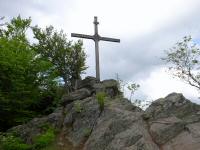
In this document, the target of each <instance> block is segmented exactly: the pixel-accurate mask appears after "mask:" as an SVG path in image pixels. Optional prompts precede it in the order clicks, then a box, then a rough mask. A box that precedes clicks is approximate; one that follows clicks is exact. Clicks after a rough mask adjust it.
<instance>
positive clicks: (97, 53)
mask: <svg viewBox="0 0 200 150" xmlns="http://www.w3.org/2000/svg"><path fill="white" fill-rule="evenodd" d="M98 24H99V22H98V21H97V17H94V36H95V37H94V42H95V56H96V78H97V80H99V81H100V66H99V34H98Z"/></svg>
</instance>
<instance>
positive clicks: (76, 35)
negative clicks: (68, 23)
mask: <svg viewBox="0 0 200 150" xmlns="http://www.w3.org/2000/svg"><path fill="white" fill-rule="evenodd" d="M71 37H79V38H85V39H93V40H94V36H92V35H86V34H77V33H71Z"/></svg>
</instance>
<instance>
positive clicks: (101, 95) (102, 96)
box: [96, 92, 106, 112]
mask: <svg viewBox="0 0 200 150" xmlns="http://www.w3.org/2000/svg"><path fill="white" fill-rule="evenodd" d="M96 98H97V101H98V104H99V110H100V111H101V112H102V111H103V110H104V103H105V98H106V94H105V93H104V92H99V93H97V95H96Z"/></svg>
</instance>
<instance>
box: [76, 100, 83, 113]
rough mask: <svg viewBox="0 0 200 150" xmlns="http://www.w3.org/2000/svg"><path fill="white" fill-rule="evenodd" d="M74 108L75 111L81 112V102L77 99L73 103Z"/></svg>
mask: <svg viewBox="0 0 200 150" xmlns="http://www.w3.org/2000/svg"><path fill="white" fill-rule="evenodd" d="M74 109H75V111H76V112H77V113H81V112H82V110H83V108H82V106H81V103H80V102H79V101H76V102H75V103H74Z"/></svg>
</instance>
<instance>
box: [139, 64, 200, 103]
mask: <svg viewBox="0 0 200 150" xmlns="http://www.w3.org/2000/svg"><path fill="white" fill-rule="evenodd" d="M166 70H167V68H164V67H163V68H157V69H155V70H152V71H151V73H150V76H149V77H147V78H146V79H144V80H139V81H138V83H139V84H140V85H141V89H140V90H141V91H139V92H142V93H145V94H146V97H147V98H148V99H151V100H155V99H158V98H161V97H165V96H167V95H168V94H169V93H172V92H176V93H184V96H185V97H186V98H188V99H191V100H192V101H193V102H198V97H199V92H198V91H197V89H196V88H194V87H192V86H190V85H188V84H186V83H184V82H183V81H180V80H177V79H176V78H174V77H173V76H172V75H171V74H169V73H167V72H166ZM198 103H200V102H198Z"/></svg>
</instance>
